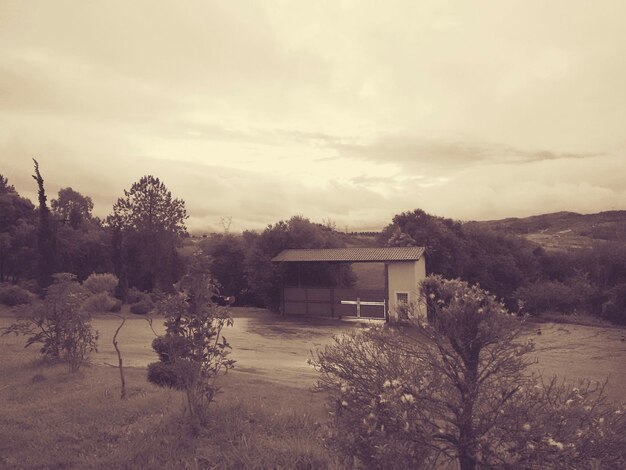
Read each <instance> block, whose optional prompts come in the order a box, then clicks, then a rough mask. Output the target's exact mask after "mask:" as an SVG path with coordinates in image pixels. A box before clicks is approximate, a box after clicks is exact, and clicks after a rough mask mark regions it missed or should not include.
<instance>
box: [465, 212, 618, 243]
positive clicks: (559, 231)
mask: <svg viewBox="0 0 626 470" xmlns="http://www.w3.org/2000/svg"><path fill="white" fill-rule="evenodd" d="M468 224H473V225H477V226H480V227H484V228H489V229H491V230H494V231H497V232H504V233H509V234H514V235H520V236H523V237H525V238H526V239H528V240H530V241H532V242H535V243H537V244H539V245H541V246H543V247H544V248H545V249H547V250H565V249H580V248H587V247H590V246H591V245H592V243H593V242H594V241H615V242H624V243H626V211H607V212H599V213H597V214H577V213H575V212H555V213H552V214H542V215H535V216H531V217H524V218H516V217H513V218H508V219H502V220H488V221H481V222H468Z"/></svg>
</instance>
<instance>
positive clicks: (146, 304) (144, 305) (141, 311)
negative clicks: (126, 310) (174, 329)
mask: <svg viewBox="0 0 626 470" xmlns="http://www.w3.org/2000/svg"><path fill="white" fill-rule="evenodd" d="M153 308H154V304H153V303H152V300H150V297H147V298H145V299H143V300H140V301H139V302H137V303H134V304H132V305H131V306H130V311H131V313H134V314H137V315H146V314H148V313H150V312H151V311H152V309H153Z"/></svg>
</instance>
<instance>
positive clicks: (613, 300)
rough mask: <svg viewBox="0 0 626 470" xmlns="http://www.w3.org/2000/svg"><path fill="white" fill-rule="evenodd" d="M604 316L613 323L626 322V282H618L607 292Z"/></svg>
mask: <svg viewBox="0 0 626 470" xmlns="http://www.w3.org/2000/svg"><path fill="white" fill-rule="evenodd" d="M607 297H608V298H607V300H606V301H605V302H604V304H603V305H602V316H603V317H604V318H606V319H607V320H609V321H612V322H613V323H619V324H621V325H625V324H626V283H624V284H618V285H616V286H615V287H613V288H612V289H611V290H609V291H608V293H607Z"/></svg>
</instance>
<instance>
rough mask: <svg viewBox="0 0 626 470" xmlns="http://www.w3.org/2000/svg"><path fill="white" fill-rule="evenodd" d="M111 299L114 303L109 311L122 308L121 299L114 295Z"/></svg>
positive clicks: (117, 310)
mask: <svg viewBox="0 0 626 470" xmlns="http://www.w3.org/2000/svg"><path fill="white" fill-rule="evenodd" d="M113 300H114V301H115V303H114V304H113V306H112V307H111V310H110V311H111V312H113V313H118V312H120V311H121V310H122V301H121V300H120V299H116V298H115V297H114V298H113Z"/></svg>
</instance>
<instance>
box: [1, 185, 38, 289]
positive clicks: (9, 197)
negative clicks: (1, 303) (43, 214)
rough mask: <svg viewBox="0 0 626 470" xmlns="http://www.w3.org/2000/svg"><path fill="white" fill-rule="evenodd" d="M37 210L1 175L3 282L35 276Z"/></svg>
mask: <svg viewBox="0 0 626 470" xmlns="http://www.w3.org/2000/svg"><path fill="white" fill-rule="evenodd" d="M34 232H35V206H33V203H32V202H30V201H29V200H28V199H26V198H23V197H21V196H20V195H19V194H18V193H17V191H15V188H14V186H13V185H11V184H9V182H8V180H7V178H5V177H4V176H3V175H0V282H4V281H5V280H7V279H12V280H13V281H17V280H18V279H19V278H21V277H24V276H30V275H33V274H34V273H33V272H31V271H30V268H31V266H33V265H34V264H35V250H36V239H35V237H34Z"/></svg>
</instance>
